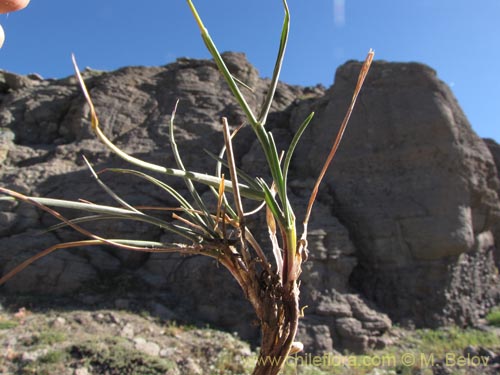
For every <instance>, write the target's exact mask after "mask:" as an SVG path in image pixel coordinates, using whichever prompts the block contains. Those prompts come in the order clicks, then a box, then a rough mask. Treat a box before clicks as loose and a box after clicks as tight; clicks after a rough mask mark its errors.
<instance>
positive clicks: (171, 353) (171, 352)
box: [160, 348, 177, 358]
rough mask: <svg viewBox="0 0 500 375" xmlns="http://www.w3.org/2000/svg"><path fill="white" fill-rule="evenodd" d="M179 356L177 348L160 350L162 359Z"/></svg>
mask: <svg viewBox="0 0 500 375" xmlns="http://www.w3.org/2000/svg"><path fill="white" fill-rule="evenodd" d="M176 354H177V351H176V350H175V348H164V349H161V350H160V357H162V358H174V357H175V356H176Z"/></svg>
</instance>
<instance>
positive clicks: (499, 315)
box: [486, 307, 500, 327]
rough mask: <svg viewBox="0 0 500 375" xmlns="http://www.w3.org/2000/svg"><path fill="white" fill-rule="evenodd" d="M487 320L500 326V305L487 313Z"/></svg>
mask: <svg viewBox="0 0 500 375" xmlns="http://www.w3.org/2000/svg"><path fill="white" fill-rule="evenodd" d="M486 320H487V321H488V324H490V325H492V326H495V327H500V307H495V308H494V309H493V310H491V311H490V313H489V314H488V315H486Z"/></svg>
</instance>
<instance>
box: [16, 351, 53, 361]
mask: <svg viewBox="0 0 500 375" xmlns="http://www.w3.org/2000/svg"><path fill="white" fill-rule="evenodd" d="M48 352H49V349H38V350H33V351H31V352H24V353H23V354H22V355H21V361H22V362H24V363H32V362H35V361H36V360H37V359H38V358H40V357H42V356H44V355H45V354H47V353H48Z"/></svg>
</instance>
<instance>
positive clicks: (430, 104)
mask: <svg viewBox="0 0 500 375" xmlns="http://www.w3.org/2000/svg"><path fill="white" fill-rule="evenodd" d="M359 68H360V64H358V63H348V64H346V65H344V66H342V67H340V68H339V69H338V71H337V75H336V79H335V86H334V87H333V88H332V89H331V90H330V91H329V92H328V93H327V94H326V95H325V97H323V98H321V99H319V100H318V101H316V102H314V103H313V104H312V105H309V106H306V108H304V109H301V110H300V113H301V114H302V113H303V112H307V111H309V110H311V109H314V110H316V111H317V113H318V116H317V120H316V123H314V124H312V126H311V127H312V130H311V131H310V132H309V133H308V134H307V136H308V139H307V140H305V141H304V142H303V143H302V145H301V147H302V148H301V149H300V151H299V153H300V154H301V155H303V157H302V158H301V159H300V160H301V161H302V165H299V166H298V173H300V174H302V173H306V172H308V171H310V170H311V169H316V170H318V168H319V166H320V165H321V163H322V161H323V159H324V155H325V153H326V150H327V149H328V148H329V147H330V141H329V140H328V138H329V137H326V136H325V134H331V133H334V131H335V127H338V126H339V124H340V123H341V120H342V117H343V115H344V111H339V108H346V107H347V104H348V100H350V95H348V93H349V92H351V90H352V88H353V87H354V85H355V82H356V75H357V71H358V70H359ZM363 90H364V91H363V93H362V95H361V96H360V100H359V102H358V106H357V108H356V109H355V112H354V114H353V116H352V119H351V122H350V125H349V129H348V130H347V133H346V136H345V138H344V141H343V144H342V145H341V148H340V151H339V153H338V155H337V157H336V160H335V161H334V164H335V165H334V168H333V169H332V170H331V173H329V174H328V175H327V178H326V186H325V187H324V188H323V195H328V196H330V197H331V199H332V200H333V201H334V207H335V213H336V214H337V215H338V217H339V218H340V219H341V222H342V223H343V224H344V225H345V226H346V227H347V228H348V231H349V233H350V234H351V238H352V239H353V242H354V244H355V246H356V250H357V254H356V255H357V259H358V262H359V263H358V265H357V267H356V268H355V270H354V271H353V273H352V275H351V283H352V285H354V286H355V287H357V288H358V290H360V291H362V292H363V293H364V294H365V296H367V297H368V298H369V299H370V300H372V301H374V302H375V303H376V304H377V305H378V306H379V307H382V308H383V310H385V311H387V312H388V313H389V314H390V316H391V317H392V318H393V319H396V320H398V321H406V320H410V321H412V322H413V323H414V324H417V325H426V326H433V325H439V324H445V323H447V322H449V321H454V322H456V323H459V324H470V323H473V322H474V321H475V320H476V319H477V317H478V314H480V313H481V311H483V309H484V307H485V306H488V305H489V304H491V303H493V301H494V300H495V298H498V297H497V296H498V284H497V283H496V276H495V272H496V271H495V266H494V263H493V261H492V255H493V252H494V249H495V238H494V234H495V227H496V226H497V223H498V220H499V201H498V177H497V171H496V168H495V163H494V161H493V159H492V157H491V155H490V153H489V152H488V149H487V148H486V146H485V144H484V142H483V141H482V140H481V139H480V138H479V137H478V136H477V135H476V134H475V133H474V132H473V131H472V129H471V127H470V125H469V123H468V121H467V119H466V118H465V116H464V114H463V113H462V111H461V109H460V108H459V106H458V104H457V102H456V100H455V98H454V97H453V95H452V93H451V91H450V90H449V88H448V87H447V86H446V85H445V84H444V83H442V82H440V81H439V80H438V79H437V78H436V74H435V72H434V71H433V70H431V69H430V68H428V67H425V66H423V65H420V64H414V63H413V64H393V63H385V62H376V63H375V64H374V65H373V67H372V70H371V71H370V74H369V76H368V80H367V82H366V84H365V87H364V89H363ZM313 141H314V142H315V147H314V148H312V149H311V148H308V147H307V146H306V145H307V144H310V142H313ZM498 240H499V237H496V241H498Z"/></svg>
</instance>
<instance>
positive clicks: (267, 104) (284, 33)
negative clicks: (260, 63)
mask: <svg viewBox="0 0 500 375" xmlns="http://www.w3.org/2000/svg"><path fill="white" fill-rule="evenodd" d="M283 7H284V9H285V19H284V20H283V28H282V30H281V37H280V46H279V50H278V57H277V58H276V63H275V65H274V71H273V77H272V80H271V85H270V86H269V90H268V92H267V96H266V99H265V101H264V104H263V105H262V109H261V111H260V114H259V118H258V121H259V123H260V124H262V125H264V124H265V123H266V120H267V115H268V114H269V111H270V110H271V104H272V102H273V99H274V94H275V93H276V87H277V86H278V81H279V76H280V73H281V67H282V66H283V59H284V57H285V50H286V45H287V42H288V33H289V31H290V11H289V9H288V4H287V2H286V0H283Z"/></svg>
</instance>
